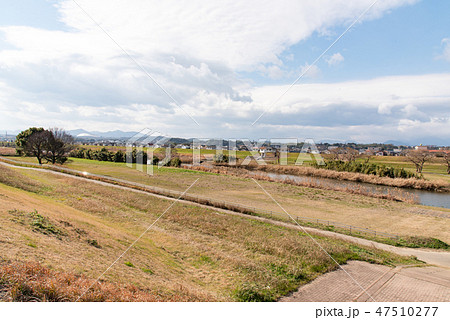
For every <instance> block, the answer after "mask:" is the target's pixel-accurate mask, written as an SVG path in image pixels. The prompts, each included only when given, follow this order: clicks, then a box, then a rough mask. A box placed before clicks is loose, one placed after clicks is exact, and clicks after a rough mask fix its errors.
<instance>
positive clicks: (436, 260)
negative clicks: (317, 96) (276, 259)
mask: <svg viewBox="0 0 450 320" xmlns="http://www.w3.org/2000/svg"><path fill="white" fill-rule="evenodd" d="M0 165H3V166H7V167H12V168H17V169H23V170H33V171H40V172H46V173H51V174H55V175H59V176H65V177H68V178H72V179H79V180H83V181H87V182H90V183H96V184H99V185H103V186H108V187H113V188H119V189H122V190H127V191H131V192H138V193H143V194H148V195H151V196H154V197H157V198H160V199H166V200H170V201H174V198H171V197H166V196H163V195H158V194H154V193H151V192H146V191H142V190H137V189H134V188H132V187H125V186H120V185H116V184H113V183H108V182H104V181H98V180H93V179H89V178H88V177H86V178H84V177H79V176H74V175H72V174H68V173H62V172H56V171H53V170H49V169H44V168H34V167H22V166H16V165H12V164H9V163H4V162H0ZM72 171H74V172H75V171H76V170H72ZM130 185H139V184H135V183H132V182H130ZM139 186H140V185H139ZM178 202H180V203H186V204H190V205H196V206H200V207H206V208H209V209H214V210H215V211H218V212H222V213H226V214H232V215H237V216H241V217H244V218H247V219H255V220H259V221H263V222H267V223H271V224H274V225H279V226H283V227H286V228H291V229H299V230H301V231H306V232H308V233H311V234H318V235H324V236H327V237H334V238H338V239H342V240H345V241H349V242H353V243H357V244H361V245H365V246H369V247H374V248H377V249H381V250H385V251H389V252H393V253H397V254H400V255H405V256H416V257H417V258H418V259H419V260H421V261H424V262H426V263H428V264H433V265H437V266H441V267H444V268H449V269H450V252H444V251H434V250H426V249H413V248H400V247H394V246H390V245H387V244H383V243H379V242H375V241H372V240H367V239H361V238H357V237H352V236H349V235H345V234H341V233H335V232H331V231H325V230H320V229H314V228H309V227H299V226H297V225H294V224H291V223H286V222H281V221H275V220H271V219H268V218H263V217H257V216H251V215H246V214H243V213H238V212H234V211H230V210H225V209H219V208H216V207H213V206H209V205H203V204H199V203H196V202H192V201H187V200H178Z"/></svg>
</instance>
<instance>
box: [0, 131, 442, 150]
mask: <svg viewBox="0 0 450 320" xmlns="http://www.w3.org/2000/svg"><path fill="white" fill-rule="evenodd" d="M19 132H20V130H11V131H8V136H9V137H11V136H15V135H17V134H18V133H19ZM67 132H68V133H69V134H71V135H72V136H74V137H75V138H79V139H95V140H98V139H129V138H131V137H133V136H134V135H136V134H138V133H139V132H136V131H121V130H114V131H106V132H102V131H87V130H84V129H75V130H67ZM5 134H6V131H3V132H1V131H0V137H4V136H5ZM171 141H172V142H174V143H186V142H190V141H192V138H190V139H184V138H172V139H171ZM350 142H353V143H355V141H351V140H339V139H330V138H328V139H322V140H317V141H316V143H329V144H334V143H350ZM356 143H357V142H356ZM359 144H361V143H359ZM383 144H392V145H394V146H415V145H418V144H423V145H435V146H449V145H450V141H448V139H442V138H424V139H421V140H417V141H415V140H414V141H413V140H411V141H398V140H388V141H385V142H383Z"/></svg>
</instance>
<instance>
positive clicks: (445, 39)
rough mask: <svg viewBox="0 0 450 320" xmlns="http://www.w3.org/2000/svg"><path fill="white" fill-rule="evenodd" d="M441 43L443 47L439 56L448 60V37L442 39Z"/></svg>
mask: <svg viewBox="0 0 450 320" xmlns="http://www.w3.org/2000/svg"><path fill="white" fill-rule="evenodd" d="M441 44H442V46H443V47H444V50H443V52H442V55H441V58H443V59H445V60H447V61H449V62H450V38H444V39H442V41H441Z"/></svg>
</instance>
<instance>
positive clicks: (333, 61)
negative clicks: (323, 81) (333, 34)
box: [326, 52, 344, 66]
mask: <svg viewBox="0 0 450 320" xmlns="http://www.w3.org/2000/svg"><path fill="white" fill-rule="evenodd" d="M326 61H327V63H328V65H329V66H336V65H338V64H340V63H341V62H343V61H344V57H343V56H342V54H340V53H339V52H338V53H335V54H333V55H332V56H331V57H330V58H328V59H327V60H326Z"/></svg>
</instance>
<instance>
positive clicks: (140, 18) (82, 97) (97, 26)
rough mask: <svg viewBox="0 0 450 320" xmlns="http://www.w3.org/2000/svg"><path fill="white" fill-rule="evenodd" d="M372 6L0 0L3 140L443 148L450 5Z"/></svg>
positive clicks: (408, 0) (329, 0) (448, 106)
mask: <svg viewBox="0 0 450 320" xmlns="http://www.w3.org/2000/svg"><path fill="white" fill-rule="evenodd" d="M373 3H374V0H314V1H312V0H292V1H283V0H281V1H263V0H258V1H211V0H205V1H196V0H193V1H188V2H186V1H170V0H165V1H149V0H127V1H124V0H120V1H116V0H76V1H74V0H64V1H63V0H60V1H56V0H48V1H46V0H14V1H13V0H0V8H1V10H0V130H10V131H12V130H21V129H24V128H26V127H28V126H44V127H63V128H65V129H69V130H70V129H77V128H83V129H86V130H96V131H109V130H124V131H131V130H133V131H139V130H141V129H144V128H151V129H155V130H159V131H160V132H164V133H166V134H169V135H173V136H181V137H194V136H196V137H215V138H219V137H223V138H280V137H298V138H313V139H316V140H324V139H326V140H338V141H359V142H372V141H373V142H383V141H387V140H397V141H405V142H414V143H420V142H423V143H436V144H444V143H446V142H447V143H446V144H450V19H449V18H448V17H449V13H450V1H447V0H434V1H426V0H422V1H420V0H379V1H377V2H376V3H375V4H374V5H373V6H372V7H370V6H371V5H372V4H373ZM369 7H370V9H369V10H368V11H367V12H366V14H364V15H363V16H362V17H361V18H360V19H359V20H358V21H357V22H356V23H355V24H354V26H353V27H352V28H351V29H349V30H348V32H345V31H346V29H347V28H348V27H349V26H350V25H352V24H353V23H354V22H355V21H356V20H357V18H358V17H360V15H361V14H362V13H363V12H365V11H366V10H367V9H368V8H369ZM344 32H345V34H344V35H343V36H342V37H340V36H341V35H342V34H343V33H344ZM339 37H340V38H339ZM338 38H339V40H338V41H337V42H336V43H335V44H334V45H333V46H332V47H331V48H329V47H330V45H331V44H333V42H334V41H335V40H336V39H338ZM327 48H329V50H328V51H326V49H327ZM325 51H326V52H325ZM324 52H325V53H324ZM319 57H320V59H318V61H317V62H316V63H315V64H314V61H316V60H317V58H319ZM296 80H298V81H297V82H296V83H295V84H294V85H292V84H293V83H294V81H296ZM256 120H257V121H256ZM255 121H256V122H255Z"/></svg>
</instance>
